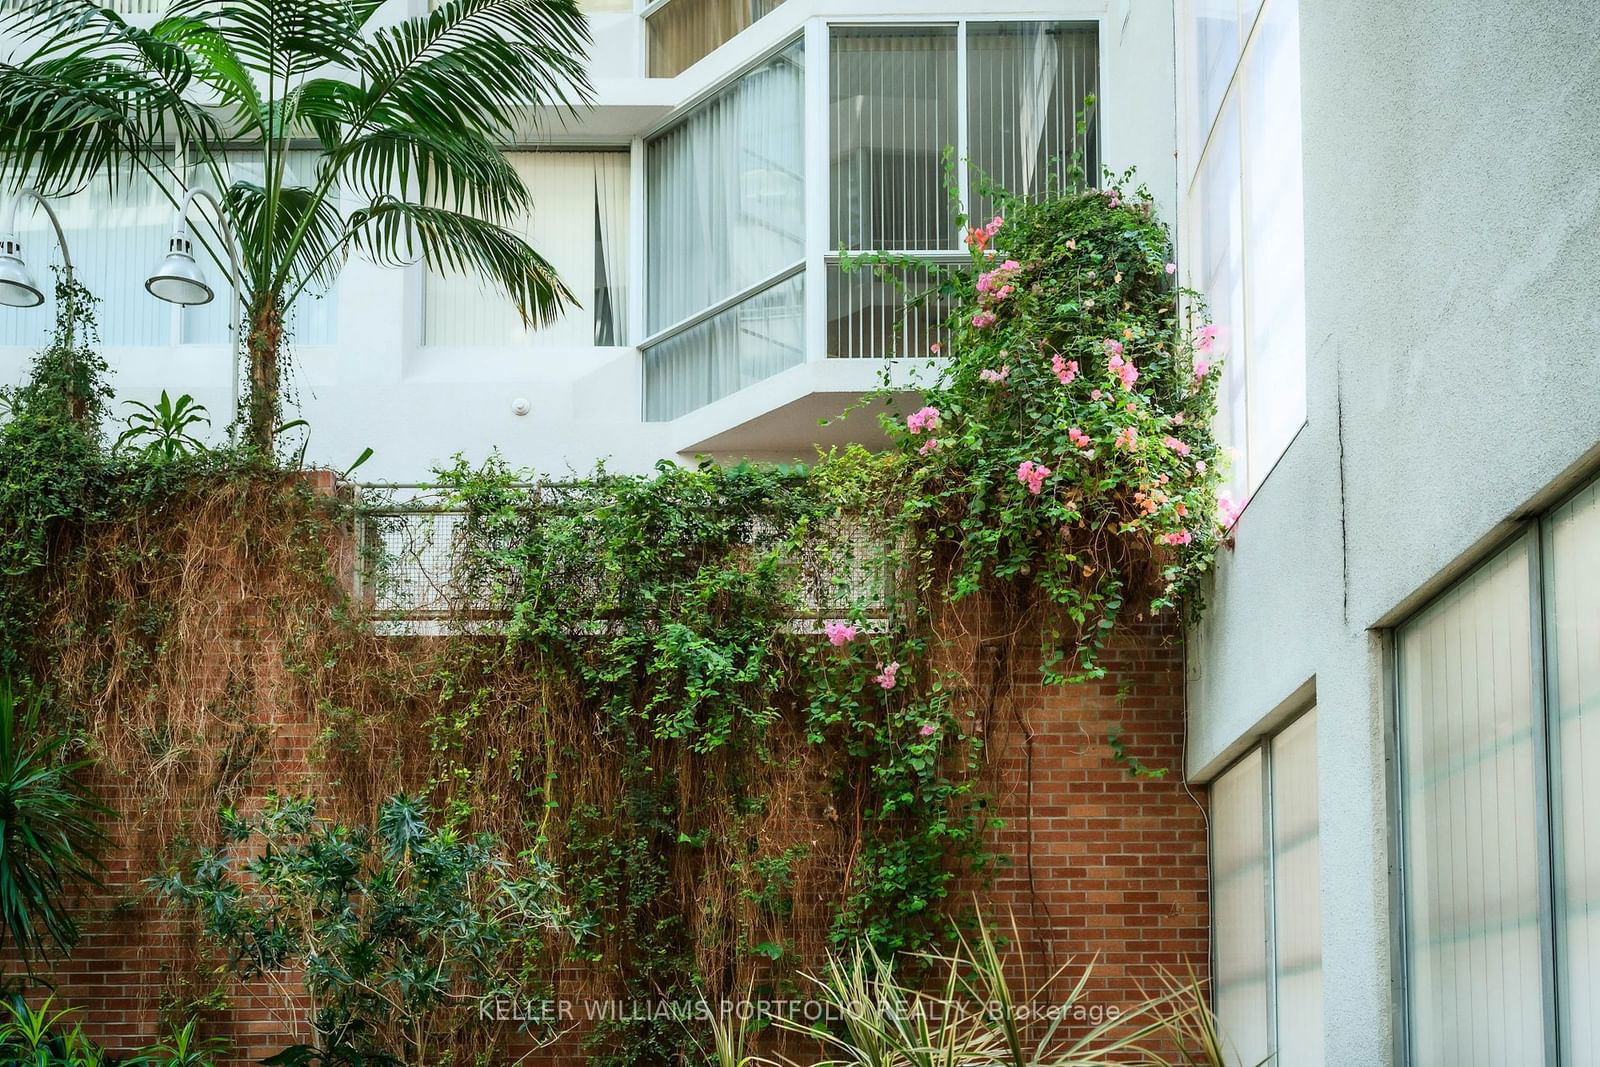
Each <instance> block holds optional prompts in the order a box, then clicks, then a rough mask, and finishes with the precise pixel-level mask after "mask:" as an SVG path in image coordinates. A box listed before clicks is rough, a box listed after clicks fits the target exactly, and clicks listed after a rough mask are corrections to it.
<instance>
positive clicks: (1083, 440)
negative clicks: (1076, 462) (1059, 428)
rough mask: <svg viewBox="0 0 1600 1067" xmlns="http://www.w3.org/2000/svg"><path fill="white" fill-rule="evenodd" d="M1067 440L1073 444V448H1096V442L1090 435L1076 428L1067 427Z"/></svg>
mask: <svg viewBox="0 0 1600 1067" xmlns="http://www.w3.org/2000/svg"><path fill="white" fill-rule="evenodd" d="M1067 438H1068V439H1069V440H1070V441H1071V442H1072V447H1073V448H1082V449H1089V448H1093V447H1094V441H1092V440H1091V439H1090V437H1089V435H1088V434H1086V433H1084V432H1083V431H1082V430H1080V429H1078V428H1077V427H1076V426H1069V427H1067Z"/></svg>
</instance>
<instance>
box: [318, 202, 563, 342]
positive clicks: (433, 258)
mask: <svg viewBox="0 0 1600 1067" xmlns="http://www.w3.org/2000/svg"><path fill="white" fill-rule="evenodd" d="M348 240H349V242H350V244H351V245H352V246H353V247H355V248H356V249H358V250H360V251H361V252H363V253H364V254H366V255H368V256H370V257H371V258H372V259H374V260H376V261H377V262H379V263H381V264H385V265H389V266H400V265H404V264H407V263H412V262H415V261H416V260H417V259H418V258H419V257H420V258H421V259H423V260H424V261H425V262H426V263H427V264H428V266H429V267H431V268H433V269H434V270H437V271H441V272H446V273H462V274H471V273H476V274H479V275H481V276H483V277H484V278H486V279H488V280H489V281H491V282H493V283H494V284H495V285H496V286H498V287H499V288H500V289H501V290H502V291H503V292H504V293H505V294H506V296H507V297H508V298H509V299H510V300H511V303H512V305H513V306H514V307H516V309H517V311H518V312H519V313H520V314H521V315H522V318H523V320H524V321H525V322H529V323H537V324H540V325H543V324H545V323H548V322H550V321H551V320H553V319H554V318H555V317H556V316H557V315H558V314H559V313H560V312H561V310H562V309H563V308H564V307H566V306H567V305H568V304H572V303H576V300H575V299H574V297H573V295H572V292H571V290H569V289H568V288H567V286H566V284H565V283H564V282H562V280H561V279H560V278H559V277H558V276H557V275H556V272H555V269H554V268H553V267H551V266H550V264H549V263H548V262H547V261H546V260H545V258H544V257H543V256H541V255H539V253H537V252H535V251H534V250H533V249H532V248H531V247H529V245H528V243H527V242H526V241H524V240H523V239H522V238H521V237H519V236H518V235H517V234H515V233H512V232H511V231H510V230H507V229H505V228H504V227H502V226H499V225H497V224H495V223H493V222H489V221H486V220H484V219H480V218H476V217H474V216H472V215H466V214H462V213H460V212H456V211H450V210H448V209H445V208H439V207H430V206H426V205H421V204H409V203H406V202H405V201H403V200H399V199H397V198H395V197H392V196H388V197H380V198H379V199H377V200H376V201H374V202H373V204H372V205H371V206H369V207H366V208H362V209H361V210H359V211H356V212H353V213H352V214H351V216H350V233H349V238H348Z"/></svg>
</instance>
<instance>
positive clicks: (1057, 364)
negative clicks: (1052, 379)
mask: <svg viewBox="0 0 1600 1067" xmlns="http://www.w3.org/2000/svg"><path fill="white" fill-rule="evenodd" d="M1050 369H1051V371H1053V372H1054V373H1055V376H1056V378H1057V380H1059V381H1060V382H1061V384H1062V385H1071V384H1072V379H1074V378H1076V377H1077V376H1078V361H1077V360H1075V359H1063V358H1061V353H1060V352H1057V353H1056V354H1055V355H1053V356H1051V357H1050Z"/></svg>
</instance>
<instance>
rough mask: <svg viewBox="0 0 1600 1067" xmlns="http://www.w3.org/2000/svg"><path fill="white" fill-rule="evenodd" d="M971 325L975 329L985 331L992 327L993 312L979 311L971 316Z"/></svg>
mask: <svg viewBox="0 0 1600 1067" xmlns="http://www.w3.org/2000/svg"><path fill="white" fill-rule="evenodd" d="M972 325H973V327H974V328H975V329H979V330H986V329H988V328H989V327H990V326H993V325H994V312H992V311H979V312H977V313H976V314H974V315H973V316H972Z"/></svg>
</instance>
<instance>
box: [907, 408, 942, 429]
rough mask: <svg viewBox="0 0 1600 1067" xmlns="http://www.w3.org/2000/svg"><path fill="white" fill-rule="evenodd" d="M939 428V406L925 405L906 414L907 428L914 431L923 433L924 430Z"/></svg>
mask: <svg viewBox="0 0 1600 1067" xmlns="http://www.w3.org/2000/svg"><path fill="white" fill-rule="evenodd" d="M938 428H939V409H938V408H935V407H925V408H922V409H921V410H918V411H913V412H912V413H911V414H909V415H907V416H906V429H908V430H910V431H911V432H912V433H921V432H922V431H923V430H937V429H938Z"/></svg>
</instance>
